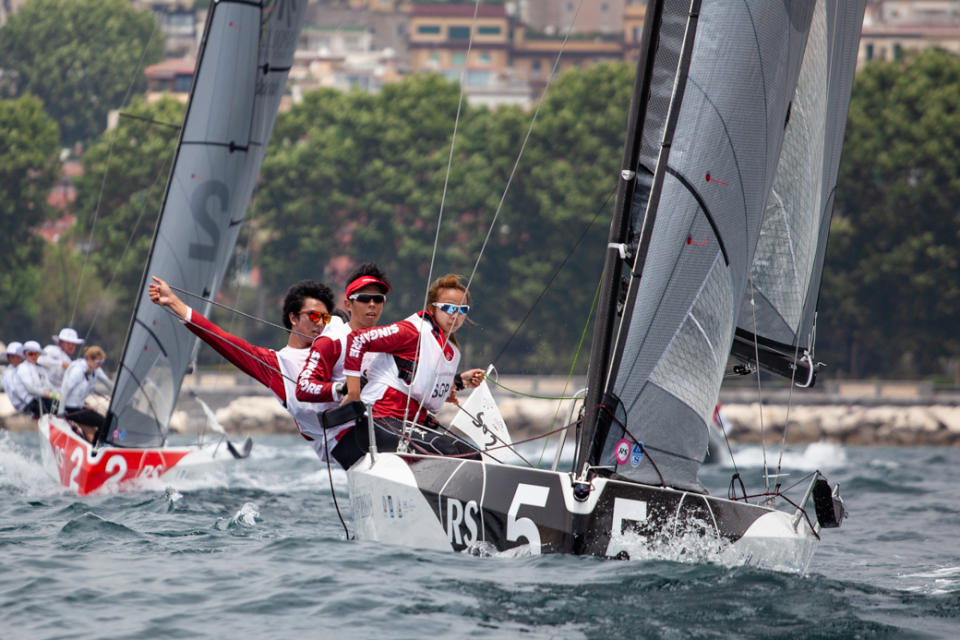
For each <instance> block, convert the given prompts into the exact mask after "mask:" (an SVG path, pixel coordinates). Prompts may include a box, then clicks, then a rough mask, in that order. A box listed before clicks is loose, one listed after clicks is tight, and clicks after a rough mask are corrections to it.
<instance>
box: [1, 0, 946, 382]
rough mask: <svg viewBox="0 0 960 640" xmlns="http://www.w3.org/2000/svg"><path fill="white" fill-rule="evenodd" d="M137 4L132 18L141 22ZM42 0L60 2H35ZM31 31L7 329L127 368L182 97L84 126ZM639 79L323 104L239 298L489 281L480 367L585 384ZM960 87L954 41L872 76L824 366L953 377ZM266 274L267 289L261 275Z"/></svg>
mask: <svg viewBox="0 0 960 640" xmlns="http://www.w3.org/2000/svg"><path fill="white" fill-rule="evenodd" d="M111 1H112V0H111ZM119 1H120V4H123V5H126V6H125V7H119V6H117V7H112V8H113V9H114V10H115V11H117V12H122V11H131V10H130V9H129V5H128V3H125V2H122V0H119ZM86 2H88V0H80V1H79V2H77V3H75V4H78V5H82V4H84V3H86ZM45 3H46V4H51V3H52V4H59V3H58V0H34V2H33V3H30V4H28V5H27V6H28V7H29V6H33V5H44V6H46V4H45ZM68 4H72V3H68ZM92 4H93V5H96V6H100V5H101V4H103V3H101V2H93V3H92ZM90 10H91V11H95V10H97V9H96V8H95V7H91V8H90ZM134 13H137V12H134ZM18 15H19V14H18ZM141 19H142V14H139V13H137V18H136V20H137V21H139V20H141ZM151 19H152V18H151ZM37 22H39V23H41V25H42V23H43V21H42V20H40V18H39V17H37V18H35V19H34V23H37ZM135 23H136V24H139V22H136V21H135ZM31 26H32V25H31V23H27V22H24V23H15V22H14V21H11V22H10V23H9V24H8V25H7V26H6V27H4V28H3V29H0V52H2V54H3V55H2V57H0V59H3V60H4V61H5V62H4V67H5V69H4V75H3V78H4V79H5V81H6V82H4V81H0V88H2V89H3V90H4V91H5V92H6V95H7V96H9V97H7V98H5V99H2V100H0V219H2V220H3V223H4V226H3V233H2V234H0V261H2V262H3V264H2V270H0V307H2V310H3V313H2V315H0V338H2V339H5V340H9V339H20V340H22V339H25V338H40V339H43V338H44V337H45V336H46V335H47V334H50V333H53V332H55V331H56V330H57V329H59V328H60V326H62V325H63V324H65V323H66V322H67V321H68V319H69V318H71V317H72V318H73V324H74V326H75V327H76V328H78V329H79V330H80V331H81V333H86V332H87V331H88V330H89V334H90V339H91V340H93V341H96V342H99V343H101V344H103V345H105V346H106V347H107V348H108V352H109V353H111V354H115V355H119V349H120V346H121V344H122V340H123V336H124V334H125V332H126V327H127V324H128V322H129V312H130V309H131V305H132V302H133V300H134V297H135V291H136V287H137V285H138V284H139V282H140V278H141V276H142V270H143V264H144V261H145V256H146V252H147V250H148V246H149V242H150V238H151V237H152V233H153V228H154V225H155V223H156V216H157V213H158V211H159V208H160V203H161V202H162V197H163V190H164V187H165V180H166V178H167V175H168V173H169V170H170V163H171V162H172V160H173V154H174V151H175V144H176V139H177V127H178V125H179V123H180V121H181V120H182V117H183V105H181V104H180V103H178V102H176V101H175V100H172V99H167V100H161V101H159V102H156V103H152V104H147V103H146V101H145V100H144V99H143V98H142V88H139V87H138V88H137V89H135V90H133V91H132V92H131V95H132V96H133V97H132V98H131V99H129V100H128V101H127V102H126V103H124V106H123V108H122V112H123V116H122V117H120V118H119V121H118V125H117V126H116V127H115V128H113V129H111V130H109V131H102V129H103V126H101V124H97V126H95V127H93V129H91V130H90V131H88V132H85V133H78V131H79V130H78V129H77V125H76V123H78V122H87V121H90V122H94V123H103V122H105V112H104V113H103V114H99V113H94V112H93V107H92V106H91V104H92V103H91V101H90V100H89V99H87V98H84V99H75V96H74V95H73V93H69V94H67V93H64V94H59V93H57V92H56V90H55V89H54V88H51V89H49V90H47V91H46V92H45V93H44V92H42V91H40V90H39V89H37V88H36V86H37V85H36V84H33V85H31V84H29V83H25V82H22V79H23V78H24V77H26V76H28V75H29V74H28V73H27V72H23V71H19V68H14V71H13V72H12V73H8V72H7V71H8V69H10V68H11V67H14V65H13V64H12V63H11V64H8V63H7V62H6V61H7V60H13V58H8V57H7V55H6V53H7V51H9V49H8V47H11V46H13V44H11V43H22V42H24V40H23V38H22V37H21V36H19V35H18V36H17V37H13V36H11V35H10V34H9V33H8V32H7V30H8V29H10V28H11V27H16V28H17V29H22V30H28V29H29V28H30V27H31ZM116 31H117V33H123V34H128V31H125V30H124V29H120V28H117V29H116ZM138 33H140V34H141V35H140V36H138V37H139V40H138V39H137V38H127V43H128V44H127V45H126V46H127V47H128V48H129V49H130V50H136V51H137V52H138V53H142V52H144V51H149V49H150V45H149V40H150V39H151V38H152V36H151V35H150V34H151V33H152V32H151V31H150V30H149V29H146V28H144V29H143V30H142V31H140V32H138ZM107 35H109V34H105V35H104V36H103V37H107ZM34 37H35V38H36V37H39V36H37V35H36V34H34ZM124 37H126V36H124ZM47 38H48V40H50V39H52V38H53V35H47ZM119 39H121V38H119V36H118V40H119ZM51 41H52V40H51ZM130 42H133V44H130ZM108 44H109V43H108ZM17 46H19V45H17ZM75 46H76V47H81V46H86V45H85V44H84V45H81V44H79V43H75ZM117 46H120V45H117ZM108 48H109V47H108ZM36 55H41V54H39V53H38V54H36ZM90 55H93V54H92V53H91V54H90ZM133 58H134V56H132V55H129V52H127V53H126V54H123V55H118V56H117V59H118V60H120V61H128V62H124V63H123V64H126V65H127V66H126V67H124V68H123V69H121V68H120V66H118V67H117V70H116V71H115V75H117V76H124V73H126V75H125V76H124V77H123V78H122V80H123V82H122V83H121V84H124V83H125V84H126V85H129V82H130V80H129V79H130V78H131V77H133V76H134V75H135V72H136V69H137V68H138V67H137V65H138V64H142V63H141V62H137V61H134V62H129V61H130V60H132V59H133ZM17 60H18V62H17V64H21V62H19V60H20V59H17ZM24 60H26V59H25V58H24ZM138 60H139V59H138ZM22 64H24V65H29V60H26V61H24V62H22ZM94 68H96V67H94ZM632 75H633V69H632V68H631V67H630V66H628V65H626V64H612V63H611V64H601V65H598V66H596V67H594V68H592V69H590V70H588V71H572V72H567V73H564V74H562V75H561V76H559V77H558V78H557V79H556V80H555V81H554V83H553V84H552V85H551V86H550V88H549V91H548V92H547V95H546V97H545V99H544V100H543V102H542V104H541V105H540V108H539V110H538V111H536V112H534V111H529V112H525V111H523V110H521V109H519V108H515V107H502V108H499V109H497V110H494V111H491V110H488V109H486V108H482V107H475V106H470V105H468V104H466V103H464V104H463V105H462V106H460V107H459V108H460V112H459V117H458V115H457V114H458V105H459V104H460V93H459V88H458V87H457V86H456V85H455V84H451V83H448V82H446V81H444V80H443V79H441V78H440V77H438V76H429V75H420V76H412V77H409V78H407V79H406V80H404V81H403V82H401V83H398V84H393V85H388V86H386V87H384V88H383V89H382V90H381V91H380V92H378V93H376V94H370V93H363V92H349V93H342V92H337V91H333V90H319V91H315V92H311V93H307V94H306V95H305V97H304V100H303V101H302V102H301V103H299V104H296V105H294V106H293V107H292V108H291V109H290V110H289V111H287V112H285V113H281V114H280V116H279V117H278V120H277V125H276V127H275V130H274V133H273V136H272V139H271V141H270V146H269V148H268V152H267V157H266V160H265V162H264V166H263V169H262V171H261V180H260V184H259V186H258V189H257V191H256V192H255V195H254V199H253V202H252V203H251V209H250V212H249V214H248V217H247V221H246V222H245V224H244V229H243V231H242V233H241V239H240V242H239V243H238V248H237V251H236V255H235V259H234V261H233V265H232V266H231V274H230V276H229V277H228V279H227V283H228V284H227V285H226V286H225V287H224V290H223V291H222V292H221V302H222V303H224V304H226V305H227V306H231V307H235V308H238V309H240V310H242V311H244V312H246V313H250V314H252V315H255V316H257V317H261V318H266V319H267V320H269V321H271V322H273V323H277V322H278V321H279V310H278V309H279V301H280V300H281V299H282V297H283V294H284V292H285V290H286V288H287V286H289V285H290V284H291V283H293V282H296V281H297V280H299V279H302V278H312V279H318V280H321V281H324V282H326V283H328V284H330V285H331V286H332V287H333V288H334V289H335V290H336V291H340V290H342V286H343V284H344V279H345V277H346V275H347V272H348V271H349V270H350V268H351V266H352V265H354V264H356V263H358V262H361V261H365V260H374V261H376V262H378V263H379V264H380V265H381V266H382V267H383V268H384V269H385V270H386V271H387V272H388V274H389V276H390V279H391V280H392V282H393V285H394V290H393V292H392V293H391V295H390V298H389V300H388V303H387V307H386V309H385V312H384V321H392V320H397V319H400V318H403V317H405V316H406V315H408V314H409V313H411V312H413V311H415V310H416V309H418V308H420V305H421V304H422V302H423V299H424V295H425V286H426V282H427V280H428V277H430V276H431V275H432V276H433V277H436V276H439V275H442V274H444V273H447V272H455V273H460V274H462V275H464V276H466V277H471V276H472V285H471V291H472V294H473V296H474V308H473V310H472V311H471V314H470V324H469V325H468V326H467V327H466V328H465V329H464V333H463V342H464V343H465V350H466V357H467V359H468V361H470V362H471V363H475V364H478V365H482V364H483V363H486V362H494V364H496V365H497V367H498V368H499V369H500V370H501V371H504V372H530V373H533V372H537V373H545V372H550V373H566V372H568V371H570V370H571V368H573V370H575V371H577V372H583V371H584V369H585V365H586V361H587V358H588V351H589V335H590V333H589V330H587V327H588V326H589V322H590V318H591V314H592V305H593V300H594V293H595V291H596V287H597V284H598V281H599V278H600V271H601V267H602V261H601V258H602V253H603V246H604V244H605V242H606V235H607V227H608V223H609V219H610V215H611V212H612V209H613V190H614V188H615V186H616V179H617V172H618V171H619V164H620V156H621V149H622V145H623V137H624V132H625V126H626V110H627V107H628V105H629V102H630V91H631V88H632ZM10 78H14V79H20V80H21V82H14V81H12V80H10ZM958 80H960V60H958V59H957V58H956V57H954V56H951V55H948V54H946V53H943V52H938V51H927V52H924V53H922V54H919V55H917V56H915V57H914V58H913V59H911V60H909V61H908V62H907V63H902V62H896V63H893V62H891V63H883V62H875V63H870V64H868V65H867V66H866V67H865V68H864V69H863V70H862V71H860V72H859V73H858V75H857V77H856V80H855V85H854V91H853V96H852V100H851V107H850V113H849V120H848V125H847V131H846V141H845V146H844V152H843V158H842V161H841V170H840V180H839V185H838V189H837V198H836V212H835V215H834V219H833V223H832V226H831V230H830V244H829V246H828V250H827V263H826V268H825V270H824V271H825V276H824V281H823V288H822V293H821V305H820V314H819V327H818V342H817V348H818V354H817V355H818V359H820V360H823V361H825V362H827V363H828V364H829V368H828V369H827V372H826V375H827V376H850V377H884V376H888V377H894V376H899V377H905V376H937V375H944V374H946V373H948V372H950V367H951V366H956V365H955V364H954V363H955V362H956V361H957V359H958V356H960V341H958V339H957V337H956V336H955V335H954V328H955V327H956V326H958V320H960V269H958V268H957V266H958V265H957V251H958V249H957V247H958V246H960V242H958V240H960V238H958V233H960V224H958V223H960V219H958V217H960V214H958V212H957V208H956V206H955V205H954V204H953V203H954V202H956V201H957V195H958V194H957V191H958V189H960V177H958V176H960V172H958V171H957V165H958V163H960V157H958V154H960V151H958V149H960V144H958V142H960V140H958V137H960V127H957V126H956V124H957V123H956V122H955V121H956V120H957V118H960V82H958ZM77 90H78V91H80V90H81V89H77ZM98 90H100V89H98ZM121 100H122V98H117V99H116V100H115V101H114V102H113V103H112V104H120V101H121ZM104 102H107V101H106V100H104ZM51 105H53V106H51ZM66 112H70V113H71V114H72V115H71V116H70V118H67V117H66V116H65V115H64V114H65V113H66ZM534 117H535V118H536V121H535V122H534V123H533V127H532V130H531V129H530V125H531V121H532V120H533V118H534ZM455 124H456V138H455V143H454V144H453V147H452V154H451V139H452V138H453V132H454V125H455ZM528 130H530V133H529V136H528ZM77 141H82V142H83V144H84V147H85V149H84V153H83V154H82V156H81V161H82V164H83V169H84V173H83V175H82V176H81V177H78V178H76V179H75V180H74V184H75V187H76V190H77V200H76V202H75V203H74V205H73V210H74V211H75V212H76V214H77V224H76V225H75V226H74V228H73V230H72V231H71V233H70V234H69V235H68V237H66V238H63V239H62V240H61V241H60V243H59V244H57V245H52V244H49V243H46V242H43V241H41V240H39V239H38V238H37V237H36V235H34V234H33V233H31V230H32V229H35V228H36V227H37V226H38V225H39V224H41V223H42V222H43V221H44V220H45V219H49V218H50V217H51V216H53V215H54V213H53V211H52V210H51V207H50V205H49V204H48V203H47V195H48V194H49V193H50V191H51V189H52V188H53V187H55V186H56V184H57V181H58V180H59V179H60V178H59V171H60V159H59V157H60V149H61V147H62V146H64V145H68V144H72V143H74V142H77ZM521 151H522V155H521ZM448 166H449V176H448V175H447V171H448V169H447V167H448ZM435 241H436V252H434V245H435ZM251 269H256V270H257V271H258V272H259V276H260V285H259V286H252V285H250V284H248V283H249V276H250V273H251ZM157 275H161V276H162V275H163V274H157ZM215 320H217V321H218V322H221V323H222V324H224V325H225V326H226V327H227V328H228V329H229V330H232V331H234V332H236V333H239V334H241V335H243V336H245V337H247V338H248V339H250V340H251V341H253V342H257V343H260V344H277V345H279V344H282V343H283V342H284V340H283V337H282V335H281V334H279V333H278V331H277V330H276V329H274V328H272V327H270V326H268V325H266V324H262V323H257V322H252V321H249V320H247V319H244V318H243V317H241V316H239V315H237V314H233V313H230V312H228V311H224V310H217V311H216V312H215ZM585 330H586V335H587V337H588V339H586V340H584V341H583V343H582V350H581V351H578V347H579V345H580V344H581V337H582V336H583V335H584V332H585ZM201 354H203V358H204V360H205V361H206V362H210V363H213V362H217V361H218V359H217V357H216V356H215V355H213V354H211V353H209V350H203V349H202V350H201ZM574 361H576V364H574Z"/></svg>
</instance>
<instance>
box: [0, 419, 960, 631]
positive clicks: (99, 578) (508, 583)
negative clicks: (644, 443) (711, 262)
mask: <svg viewBox="0 0 960 640" xmlns="http://www.w3.org/2000/svg"><path fill="white" fill-rule="evenodd" d="M255 441H256V444H255V445H254V448H253V453H252V455H251V457H250V458H249V459H247V460H244V461H240V462H237V463H234V464H231V465H229V467H227V468H225V469H224V470H223V471H221V472H218V473H215V474H211V475H209V476H207V477H204V478H203V479H201V480H199V481H194V482H193V483H192V484H186V485H176V486H171V485H169V484H166V483H164V482H163V481H162V480H161V481H157V483H156V485H155V486H148V487H145V488H144V490H142V491H139V492H137V493H121V494H114V495H102V496H92V497H87V498H78V497H76V496H74V495H71V494H70V493H69V492H67V491H66V490H65V489H62V488H61V487H60V486H59V484H57V483H56V482H54V481H53V480H52V479H51V477H50V476H49V475H48V473H47V471H46V470H45V469H44V468H42V466H41V462H40V443H39V441H38V438H37V436H36V435H35V434H27V433H6V434H0V637H2V638H5V639H21V638H23V639H27V638H30V639H33V638H38V639H39V638H84V639H85V640H87V639H90V638H102V639H107V638H109V639H120V638H131V639H132V638H138V639H140V638H232V639H233V638H236V639H239V638H257V639H269V638H296V639H297V640H302V639H305V638H341V637H351V638H366V637H375V638H428V637H429V638H463V637H477V638H514V637H525V638H728V637H753V638H957V637H960V500H958V498H957V486H958V484H960V449H937V448H878V447H846V448H844V447H838V446H835V445H825V444H819V445H811V446H809V447H802V448H791V449H788V450H787V451H786V452H784V454H783V456H782V458H781V457H780V455H779V451H777V450H767V451H763V450H761V449H760V448H759V447H754V446H750V447H735V448H734V460H735V461H736V464H737V467H736V468H737V470H738V471H739V472H740V473H741V475H742V476H743V478H744V479H745V482H746V483H747V484H748V488H749V487H751V486H752V487H753V488H759V487H762V486H763V483H764V478H763V469H764V468H767V469H768V470H769V472H771V473H772V472H774V471H775V470H776V468H777V466H778V464H779V465H780V466H781V467H782V470H783V472H785V473H789V474H790V475H789V476H786V477H784V478H781V479H780V480H781V482H782V483H783V484H784V486H787V485H789V484H790V483H792V482H796V481H799V480H800V479H801V478H802V477H804V475H805V474H807V473H809V472H811V471H812V470H814V469H822V470H823V471H824V472H825V473H827V475H828V477H829V478H830V480H831V481H832V482H839V483H840V484H841V488H842V493H843V495H844V497H845V500H846V506H847V510H848V512H849V516H848V519H847V520H846V521H845V522H844V523H843V527H842V528H840V529H833V530H827V531H825V532H824V535H823V541H822V542H821V543H820V545H819V547H818V549H817V551H816V553H815V555H814V558H813V561H812V563H811V565H810V568H809V571H808V573H807V574H806V575H803V576H799V575H792V574H786V573H777V572H772V571H764V570H758V569H752V568H743V567H724V566H720V565H714V564H699V563H684V562H673V561H665V560H659V559H656V560H651V559H646V560H629V561H613V560H602V559H598V558H590V557H574V556H537V557H533V556H526V557H504V556H497V557H475V556H471V555H468V554H462V553H454V552H437V551H422V550H413V549H408V548H404V547H397V546H390V545H383V544H375V543H369V542H357V541H353V540H349V539H347V535H346V533H345V531H344V526H343V525H342V524H341V522H340V519H339V517H338V513H337V509H336V507H335V505H334V502H333V500H332V497H331V493H330V486H331V485H330V478H331V477H332V480H333V487H334V489H335V491H336V496H337V498H338V500H339V506H340V510H341V511H342V512H343V517H344V520H345V523H346V527H347V529H348V530H350V526H351V523H350V519H349V511H350V508H349V499H348V498H347V495H346V490H345V476H344V475H343V473H342V472H341V471H338V470H332V472H328V469H327V467H326V465H323V464H322V463H320V462H319V460H317V458H316V457H315V455H314V454H313V452H312V450H311V449H310V447H309V446H308V445H307V444H306V443H304V442H303V441H302V439H299V438H297V437H296V436H293V435H291V436H262V437H258V438H255ZM537 453H539V451H529V452H526V455H528V456H533V455H535V454H537ZM547 459H550V458H549V455H548V456H547ZM733 472H734V470H733V468H732V467H720V466H709V465H708V466H705V467H704V470H703V473H702V478H703V480H704V482H705V484H706V485H707V486H709V487H710V488H711V491H712V492H713V493H716V494H719V495H726V487H727V485H728V484H729V481H730V476H731V474H732V473H733ZM770 481H771V482H774V481H776V479H775V478H771V479H770Z"/></svg>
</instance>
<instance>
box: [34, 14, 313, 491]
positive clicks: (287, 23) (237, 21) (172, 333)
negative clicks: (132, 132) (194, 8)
mask: <svg viewBox="0 0 960 640" xmlns="http://www.w3.org/2000/svg"><path fill="white" fill-rule="evenodd" d="M306 4H307V3H306V2H303V1H302V0H263V1H261V2H254V1H250V0H242V1H234V0H220V1H218V2H213V3H211V5H210V9H209V12H208V14H207V21H206V24H205V26H204V35H203V40H202V42H201V45H200V50H199V54H198V57H197V64H196V69H195V71H194V82H193V86H192V88H191V92H190V98H189V101H188V103H187V109H186V115H185V116H184V121H183V124H182V127H181V130H180V137H179V141H178V145H177V153H176V158H175V160H174V164H173V167H172V169H171V173H170V177H169V180H168V182H167V186H166V190H165V195H164V200H163V206H162V209H161V212H160V216H159V219H158V222H157V226H156V229H155V231H154V237H153V244H152V247H151V249H150V254H149V257H148V258H147V262H146V267H145V269H144V271H143V275H142V277H141V282H140V289H139V293H138V298H137V302H136V305H135V308H134V310H133V315H132V318H131V321H130V327H129V330H128V332H127V336H126V340H125V342H124V347H123V355H122V358H121V361H120V368H119V370H118V372H117V377H116V384H115V385H114V390H113V393H112V395H111V398H110V406H109V409H108V411H107V415H106V420H105V422H104V426H103V428H102V429H100V431H99V433H97V435H96V438H95V440H94V442H93V443H89V442H87V441H86V440H85V439H84V438H82V437H80V436H79V435H77V434H76V433H74V431H73V429H72V428H71V426H70V424H69V423H68V422H67V421H66V420H64V419H62V418H59V417H57V416H55V415H43V416H41V417H40V419H39V421H38V429H39V432H40V436H41V439H42V450H43V457H44V459H45V461H46V462H47V464H48V466H49V467H50V468H51V469H52V470H53V471H54V475H55V476H56V477H58V478H59V479H60V482H61V483H62V484H63V485H64V486H66V487H70V488H71V489H73V490H74V491H76V492H77V493H78V494H80V495H86V494H88V493H91V492H94V491H98V490H101V489H104V488H111V489H116V488H118V487H119V488H121V489H122V488H124V487H125V486H130V485H133V484H134V483H136V482H137V481H138V480H143V479H149V478H158V477H168V478H169V477H176V478H179V477H183V476H184V475H186V474H189V473H193V472H196V471H204V470H208V469H209V468H210V467H211V466H212V465H219V464H220V463H221V461H223V460H225V459H226V460H230V459H233V458H234V457H244V455H245V454H248V453H249V445H250V441H249V440H248V441H247V444H246V446H245V447H244V448H243V450H238V448H236V447H233V446H232V445H230V443H229V442H228V443H227V444H228V446H221V443H220V442H219V441H212V442H209V443H207V444H203V443H197V444H196V445H194V446H176V447H175V446H169V445H168V443H167V436H168V432H169V423H170V417H171V415H172V414H173V410H174V407H175V406H176V403H177V398H178V396H179V393H180V387H181V384H182V382H183V378H184V376H185V375H186V373H187V371H188V368H189V366H190V363H191V362H192V361H193V360H194V358H195V355H196V352H197V349H198V346H199V345H198V339H197V338H196V337H194V336H192V335H190V334H189V333H188V332H186V331H184V330H183V327H182V326H180V322H179V320H178V319H177V318H175V317H173V316H172V315H171V314H169V313H168V312H166V310H164V309H163V308H161V307H158V306H156V305H154V304H151V303H150V300H149V296H148V291H147V285H148V280H149V278H148V274H151V273H163V274H166V275H165V277H166V278H167V280H168V281H169V282H170V284H171V285H172V286H176V287H179V288H181V289H183V290H185V291H192V292H198V293H200V294H201V295H202V297H203V298H204V299H208V300H209V299H211V298H213V297H214V296H216V293H217V291H218V290H219V288H220V285H221V283H222V280H223V277H224V275H225V272H226V268H227V264H228V262H229V260H230V257H231V254H232V252H233V248H234V245H235V244H236V240H237V236H238V234H239V231H240V225H241V223H242V222H243V218H244V215H245V213H246V210H247V205H248V204H249V201H250V198H251V196H252V194H253V189H254V186H255V184H256V181H257V177H258V173H259V170H260V166H261V164H262V162H263V157H264V154H265V152H266V147H267V141H268V140H269V138H270V133H271V131H272V130H273V124H274V122H275V120H276V114H277V110H278V108H279V105H280V100H281V98H282V96H283V93H284V89H285V86H286V79H287V74H288V72H289V70H290V66H291V64H292V62H293V54H294V49H295V46H296V42H297V37H298V35H299V32H300V26H301V23H302V18H303V13H304V10H305V8H306ZM205 305H206V306H205V308H203V307H201V308H198V311H200V312H201V313H208V312H209V310H210V304H209V303H205Z"/></svg>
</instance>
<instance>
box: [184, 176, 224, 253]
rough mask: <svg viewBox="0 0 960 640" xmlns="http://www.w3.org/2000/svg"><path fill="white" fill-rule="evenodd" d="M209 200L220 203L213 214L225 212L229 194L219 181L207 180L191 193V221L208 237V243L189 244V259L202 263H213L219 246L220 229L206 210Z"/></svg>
mask: <svg viewBox="0 0 960 640" xmlns="http://www.w3.org/2000/svg"><path fill="white" fill-rule="evenodd" d="M211 198H215V199H216V200H218V201H219V203H220V207H219V209H217V210H216V211H215V213H217V214H219V213H220V212H221V211H225V210H226V209H227V206H228V205H229V204H230V192H229V191H227V185H225V184H224V183H222V182H220V181H219V180H208V181H207V182H204V183H203V184H201V185H200V187H199V188H198V189H197V190H196V191H194V192H193V197H191V198H190V213H191V214H193V219H194V220H196V222H197V224H198V225H199V226H200V227H201V228H202V229H203V230H204V231H205V232H206V233H207V235H208V236H209V242H207V243H200V242H191V243H190V257H191V258H193V259H194V260H202V261H204V262H213V261H214V260H215V259H216V257H217V245H219V244H220V227H218V226H217V223H216V222H215V221H214V219H213V217H211V215H210V212H209V211H208V210H207V206H208V205H207V203H208V201H209V200H210V199H211Z"/></svg>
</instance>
